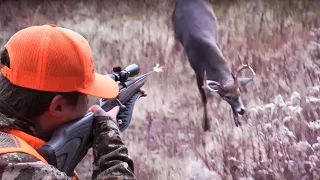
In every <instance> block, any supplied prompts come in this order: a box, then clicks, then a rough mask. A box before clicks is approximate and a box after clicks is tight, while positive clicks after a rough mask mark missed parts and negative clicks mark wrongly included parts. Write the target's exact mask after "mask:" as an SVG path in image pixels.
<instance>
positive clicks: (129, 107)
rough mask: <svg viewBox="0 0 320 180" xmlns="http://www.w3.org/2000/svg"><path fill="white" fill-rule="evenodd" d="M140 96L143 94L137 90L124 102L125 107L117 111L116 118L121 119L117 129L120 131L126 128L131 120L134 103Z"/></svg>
mask: <svg viewBox="0 0 320 180" xmlns="http://www.w3.org/2000/svg"><path fill="white" fill-rule="evenodd" d="M142 96H143V94H142V93H141V92H140V91H138V92H137V93H136V94H134V95H133V96H132V97H131V98H130V100H129V101H128V102H127V103H126V104H125V106H126V109H125V110H123V111H120V112H119V114H118V116H117V119H121V121H122V123H121V124H119V130H120V131H121V132H123V131H124V130H126V129H127V128H128V127H129V125H130V123H131V120H132V114H133V108H134V104H135V102H136V101H137V100H138V99H139V98H140V97H142Z"/></svg>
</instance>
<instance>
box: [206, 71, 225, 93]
mask: <svg viewBox="0 0 320 180" xmlns="http://www.w3.org/2000/svg"><path fill="white" fill-rule="evenodd" d="M209 85H217V86H219V88H221V89H223V86H222V85H221V84H220V83H219V82H217V81H212V80H208V77H207V72H206V71H204V78H203V86H204V88H207V89H208V90H209V91H217V90H215V89H212V88H211V87H210V86H209Z"/></svg>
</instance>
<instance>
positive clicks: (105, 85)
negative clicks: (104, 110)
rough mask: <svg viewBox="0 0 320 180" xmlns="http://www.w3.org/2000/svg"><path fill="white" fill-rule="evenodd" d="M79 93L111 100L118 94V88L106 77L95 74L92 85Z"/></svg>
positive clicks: (114, 82)
mask: <svg viewBox="0 0 320 180" xmlns="http://www.w3.org/2000/svg"><path fill="white" fill-rule="evenodd" d="M78 91H79V92H81V93H83V94H87V95H91V96H95V97H99V98H104V99H112V98H115V97H117V95H118V94H119V86H118V84H117V82H116V81H114V80H113V79H111V78H110V77H109V76H107V75H102V74H98V73H95V81H94V83H93V84H92V85H91V86H89V87H87V88H85V89H81V90H78Z"/></svg>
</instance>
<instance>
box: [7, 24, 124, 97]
mask: <svg viewBox="0 0 320 180" xmlns="http://www.w3.org/2000/svg"><path fill="white" fill-rule="evenodd" d="M4 47H5V48H6V49H7V51H8V54H9V58H10V68H8V67H7V66H2V67H1V71H2V73H3V75H4V76H5V77H6V78H8V79H9V80H10V82H11V83H12V84H14V85H17V86H21V87H25V88H30V89H35V90H40V91H50V92H72V91H78V92H81V93H83V94H87V95H91V96H96V97H100V98H105V99H110V98H115V97H116V96H117V95H118V93H119V88H118V84H117V83H116V82H115V81H114V80H113V79H111V78H110V77H108V76H107V75H101V74H98V73H95V71H94V63H93V60H92V51H91V47H90V45H89V43H88V42H87V40H86V39H85V38H84V37H83V36H81V35H80V34H78V33H76V32H74V31H72V30H70V29H66V28H62V27H57V26H56V25H55V24H50V25H42V26H31V27H28V28H25V29H22V30H20V31H18V32H17V33H16V34H14V35H13V36H12V37H11V38H10V39H9V41H8V42H7V44H6V45H5V46H4Z"/></svg>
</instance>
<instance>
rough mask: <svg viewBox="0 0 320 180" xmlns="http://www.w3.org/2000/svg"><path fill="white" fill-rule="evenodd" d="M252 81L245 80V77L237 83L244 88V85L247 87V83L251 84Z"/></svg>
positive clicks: (249, 79) (250, 79)
mask: <svg viewBox="0 0 320 180" xmlns="http://www.w3.org/2000/svg"><path fill="white" fill-rule="evenodd" d="M252 81H253V78H247V77H242V78H238V83H239V84H240V85H241V86H245V85H247V84H248V83H249V82H252Z"/></svg>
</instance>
